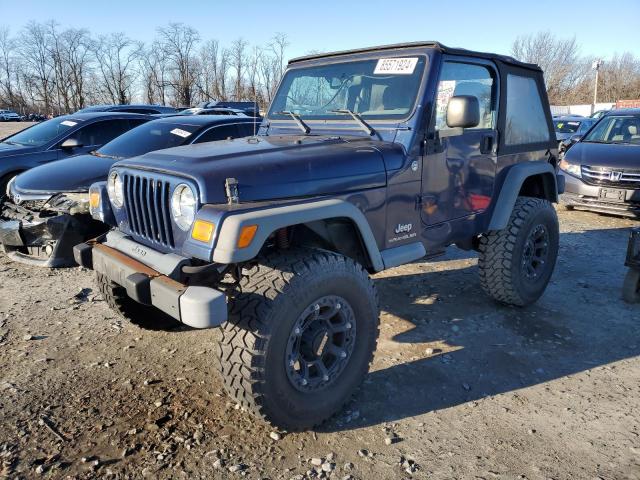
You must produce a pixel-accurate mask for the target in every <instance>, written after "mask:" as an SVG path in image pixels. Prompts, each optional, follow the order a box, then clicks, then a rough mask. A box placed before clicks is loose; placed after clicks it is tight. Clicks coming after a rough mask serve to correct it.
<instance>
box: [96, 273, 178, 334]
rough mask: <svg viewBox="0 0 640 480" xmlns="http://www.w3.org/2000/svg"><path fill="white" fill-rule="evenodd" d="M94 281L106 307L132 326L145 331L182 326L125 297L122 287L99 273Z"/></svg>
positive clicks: (155, 310)
mask: <svg viewBox="0 0 640 480" xmlns="http://www.w3.org/2000/svg"><path fill="white" fill-rule="evenodd" d="M96 281H97V283H98V288H99V290H100V293H102V296H103V297H104V301H105V302H107V305H109V307H111V309H112V310H115V311H116V312H118V313H119V314H120V315H121V316H122V317H124V318H125V319H127V320H129V321H130V322H131V323H133V324H134V325H137V326H139V327H141V328H144V329H147V330H168V329H170V328H175V327H178V326H180V325H182V324H181V323H180V322H178V321H177V320H175V319H174V318H172V317H170V316H169V315H167V314H166V313H164V312H162V311H160V310H158V309H157V308H155V307H152V306H149V305H143V304H141V303H138V302H136V301H135V300H133V299H132V298H130V297H129V296H128V295H127V290H126V289H125V288H124V287H121V286H120V285H118V284H117V283H115V282H112V281H111V280H109V279H108V278H107V277H106V276H104V275H102V274H101V273H97V272H96Z"/></svg>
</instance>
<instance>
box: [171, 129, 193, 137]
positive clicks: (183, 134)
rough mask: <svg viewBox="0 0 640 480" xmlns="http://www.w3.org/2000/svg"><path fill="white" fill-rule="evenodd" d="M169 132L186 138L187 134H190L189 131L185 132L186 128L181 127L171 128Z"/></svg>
mask: <svg viewBox="0 0 640 480" xmlns="http://www.w3.org/2000/svg"><path fill="white" fill-rule="evenodd" d="M171 133H173V134H174V135H178V136H179V137H182V138H187V137H188V136H189V135H191V132H187V131H186V130H182V129H181V128H174V129H173V130H171Z"/></svg>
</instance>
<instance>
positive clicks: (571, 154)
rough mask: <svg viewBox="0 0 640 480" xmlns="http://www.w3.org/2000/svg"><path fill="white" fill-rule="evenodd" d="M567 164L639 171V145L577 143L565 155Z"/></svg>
mask: <svg viewBox="0 0 640 480" xmlns="http://www.w3.org/2000/svg"><path fill="white" fill-rule="evenodd" d="M564 158H565V160H566V161H567V162H569V163H575V164H580V165H589V166H591V167H615V168H623V169H624V168H627V169H633V170H640V145H612V144H606V143H588V142H578V143H576V144H575V145H574V146H572V147H571V148H570V149H569V150H567V153H566V154H565V157H564Z"/></svg>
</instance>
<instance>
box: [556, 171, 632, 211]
mask: <svg viewBox="0 0 640 480" xmlns="http://www.w3.org/2000/svg"><path fill="white" fill-rule="evenodd" d="M560 174H561V175H563V176H564V178H565V190H564V194H563V195H561V197H560V201H561V202H562V204H564V205H567V206H570V207H573V208H575V209H576V210H589V211H592V212H598V213H609V214H613V215H621V216H625V217H633V218H636V217H638V216H640V191H638V190H629V189H625V198H624V201H621V202H614V201H608V200H603V199H602V198H600V189H601V188H603V187H600V186H596V185H588V184H586V183H585V182H583V181H582V180H581V179H580V178H577V177H574V176H573V175H568V174H565V173H563V172H561V173H560ZM605 188H609V187H605ZM612 188H615V187H612ZM620 190H623V189H620Z"/></svg>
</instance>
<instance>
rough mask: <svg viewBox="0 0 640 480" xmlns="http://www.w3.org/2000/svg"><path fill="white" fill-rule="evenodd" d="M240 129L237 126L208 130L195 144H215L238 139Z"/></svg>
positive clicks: (222, 126) (221, 126)
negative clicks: (229, 139)
mask: <svg viewBox="0 0 640 480" xmlns="http://www.w3.org/2000/svg"><path fill="white" fill-rule="evenodd" d="M239 136H240V135H239V133H238V127H237V126H236V125H220V126H219V127H213V128H210V129H209V130H207V131H206V132H204V133H203V134H202V136H200V138H198V139H197V140H196V141H195V142H194V143H204V142H215V141H217V140H226V139H228V138H238V137H239Z"/></svg>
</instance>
